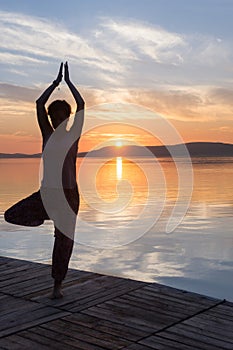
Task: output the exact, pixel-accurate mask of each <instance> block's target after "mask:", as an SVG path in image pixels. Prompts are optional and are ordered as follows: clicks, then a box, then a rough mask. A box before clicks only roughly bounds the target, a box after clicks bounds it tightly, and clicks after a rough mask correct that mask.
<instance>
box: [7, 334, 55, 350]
mask: <svg viewBox="0 0 233 350" xmlns="http://www.w3.org/2000/svg"><path fill="white" fill-rule="evenodd" d="M0 349H5V350H22V349H25V350H27V349H28V350H32V349H33V350H34V349H38V350H49V349H50V347H48V346H45V345H42V344H39V346H38V342H34V341H30V340H29V339H25V338H23V337H21V336H20V335H17V334H15V335H11V336H9V337H6V338H2V339H0Z"/></svg>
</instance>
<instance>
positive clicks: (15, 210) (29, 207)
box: [4, 187, 79, 282]
mask: <svg viewBox="0 0 233 350" xmlns="http://www.w3.org/2000/svg"><path fill="white" fill-rule="evenodd" d="M64 193H65V196H66V199H67V202H68V203H69V205H70V207H71V208H72V210H73V211H74V213H75V214H76V215H77V214H78V209H79V192H78V188H77V187H76V188H74V189H64ZM4 217H5V220H6V221H7V222H9V223H11V224H15V225H22V226H39V225H41V224H43V222H44V220H50V218H49V216H48V215H47V213H46V211H45V208H44V206H43V202H42V199H41V194H40V191H37V192H35V193H33V194H31V195H30V196H29V197H27V198H24V199H22V200H21V201H19V202H18V203H16V204H14V205H13V206H12V207H11V208H9V209H8V210H7V211H6V212H5V214H4ZM54 232H55V234H54V236H55V241H54V247H53V254H52V277H53V278H54V279H55V280H56V281H59V282H61V281H62V280H63V279H64V278H65V276H66V273H67V270H68V265H69V261H70V258H71V254H72V250H73V245H74V240H73V239H71V238H69V237H68V236H67V235H66V234H64V233H62V232H61V231H59V229H58V228H57V227H56V226H55V231H54Z"/></svg>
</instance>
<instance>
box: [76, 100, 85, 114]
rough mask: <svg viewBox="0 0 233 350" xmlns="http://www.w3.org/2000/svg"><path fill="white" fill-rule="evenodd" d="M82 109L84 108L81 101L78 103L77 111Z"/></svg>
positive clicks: (83, 102)
mask: <svg viewBox="0 0 233 350" xmlns="http://www.w3.org/2000/svg"><path fill="white" fill-rule="evenodd" d="M84 108H85V101H84V100H82V101H81V102H79V104H78V108H77V110H79V111H81V110H82V109H84Z"/></svg>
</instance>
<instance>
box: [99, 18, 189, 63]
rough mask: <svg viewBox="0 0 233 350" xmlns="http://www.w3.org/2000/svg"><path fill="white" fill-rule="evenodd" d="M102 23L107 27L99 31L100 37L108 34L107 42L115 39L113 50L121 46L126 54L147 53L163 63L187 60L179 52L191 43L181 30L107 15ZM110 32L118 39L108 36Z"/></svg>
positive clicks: (151, 57)
mask: <svg viewBox="0 0 233 350" xmlns="http://www.w3.org/2000/svg"><path fill="white" fill-rule="evenodd" d="M101 26H102V27H103V28H104V31H102V32H99V35H98V38H101V36H103V37H105V42H110V43H112V45H111V44H110V45H111V49H112V51H117V50H118V53H119V54H120V55H122V54H123V57H126V58H128V59H133V60H135V59H136V60H139V59H141V58H142V57H143V56H144V57H149V58H150V59H152V60H153V61H155V62H157V63H162V64H165V63H169V64H179V63H181V62H182V61H183V59H182V57H181V55H180V53H179V52H180V49H181V48H182V47H185V46H187V43H186V42H185V40H184V37H183V36H182V35H180V34H177V33H172V32H168V31H166V30H164V29H163V28H160V27H158V26H152V25H151V24H148V23H142V22H139V21H135V20H134V21H133V20H131V21H130V20H127V21H122V20H113V19H108V18H104V19H103V22H102V23H101ZM114 34H115V36H114ZM108 36H109V37H110V36H111V37H114V41H109V40H106V39H107V37H108ZM116 49H117V50H116Z"/></svg>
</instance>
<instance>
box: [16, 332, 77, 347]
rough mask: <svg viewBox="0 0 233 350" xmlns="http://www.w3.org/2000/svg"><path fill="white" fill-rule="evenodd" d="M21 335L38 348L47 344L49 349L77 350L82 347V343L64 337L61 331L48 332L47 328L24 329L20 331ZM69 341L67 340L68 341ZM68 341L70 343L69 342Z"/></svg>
mask: <svg viewBox="0 0 233 350" xmlns="http://www.w3.org/2000/svg"><path fill="white" fill-rule="evenodd" d="M19 334H20V336H21V337H23V338H24V339H27V340H28V341H31V342H33V343H34V344H36V349H40V347H42V346H46V347H47V348H49V349H55V350H65V349H67V350H68V349H69V350H77V348H78V349H80V347H78V346H80V344H75V342H74V341H72V339H68V341H67V339H64V337H62V336H61V334H59V333H55V332H53V333H52V334H51V332H50V334H48V332H45V330H43V329H40V328H39V327H36V328H32V329H30V330H29V331H23V332H20V333H19ZM66 341H67V342H66ZM67 343H68V344H67Z"/></svg>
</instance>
